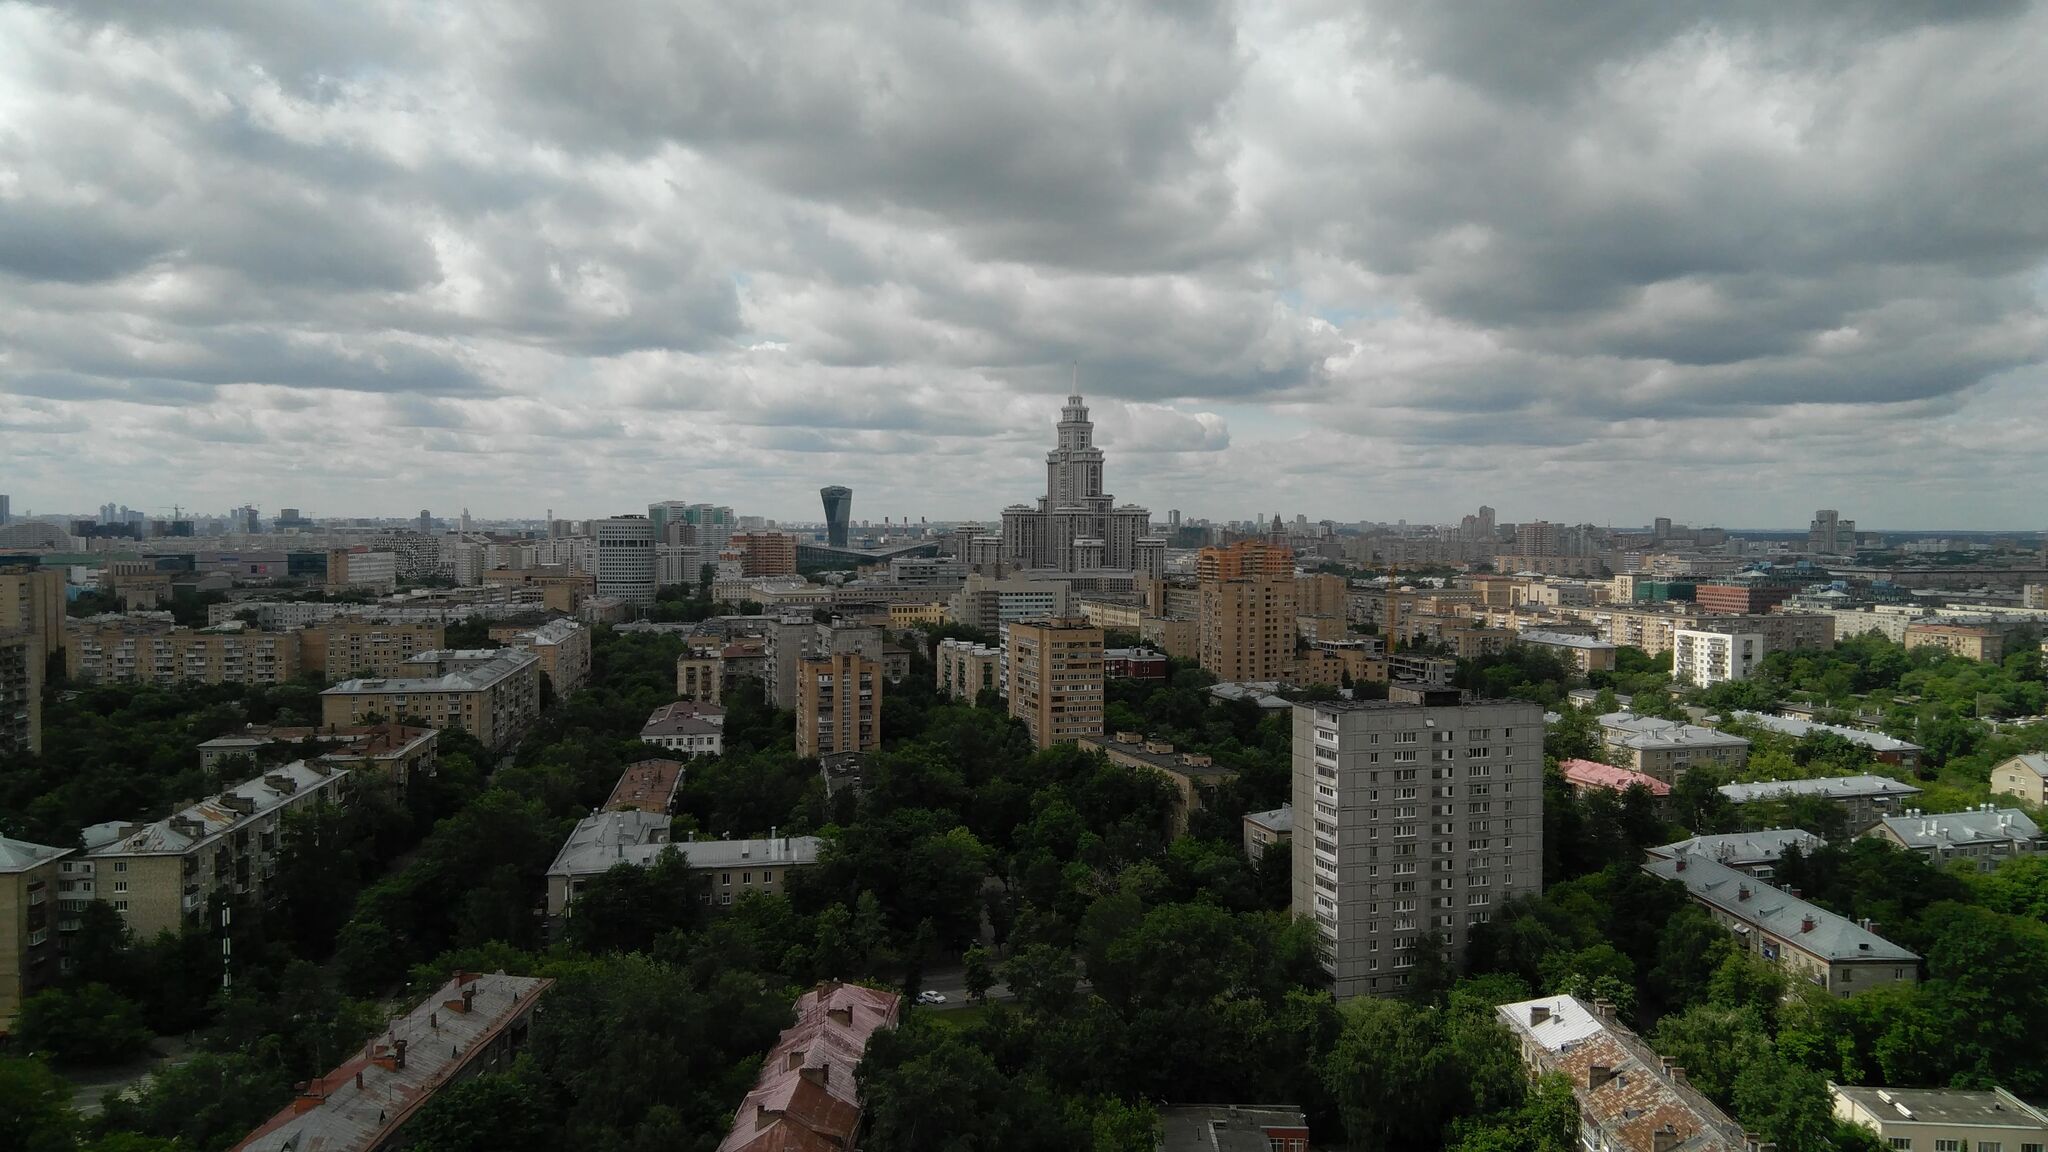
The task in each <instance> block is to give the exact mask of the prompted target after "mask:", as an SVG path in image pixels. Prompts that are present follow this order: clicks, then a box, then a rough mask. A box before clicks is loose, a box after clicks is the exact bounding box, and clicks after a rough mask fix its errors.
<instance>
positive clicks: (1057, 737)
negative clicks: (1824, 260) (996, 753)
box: [1005, 617, 1103, 748]
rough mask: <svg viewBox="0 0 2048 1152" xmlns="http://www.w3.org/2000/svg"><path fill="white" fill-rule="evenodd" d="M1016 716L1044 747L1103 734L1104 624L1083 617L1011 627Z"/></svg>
mask: <svg viewBox="0 0 2048 1152" xmlns="http://www.w3.org/2000/svg"><path fill="white" fill-rule="evenodd" d="M1007 630H1008V633H1009V640H1008V645H1007V648H1006V650H1005V658H1006V661H1007V663H1008V667H1009V699H1010V715H1012V716H1015V717H1016V718H1018V719H1020V720H1022V721H1024V727H1025V728H1026V729H1027V730H1028V731H1030V733H1031V742H1032V743H1033V744H1036V745H1037V746H1038V747H1040V748H1050V747H1052V746H1053V745H1055V744H1071V743H1073V742H1074V741H1075V740H1078V739H1080V738H1081V737H1083V736H1100V735H1102V707H1103V695H1102V692H1103V660H1102V629H1100V628H1097V627H1095V626H1094V625H1093V624H1090V623H1088V621H1086V620H1084V619H1081V618H1079V617H1071V618H1051V619H1045V620H1019V621H1017V622H1016V623H1013V624H1010V625H1008V626H1007Z"/></svg>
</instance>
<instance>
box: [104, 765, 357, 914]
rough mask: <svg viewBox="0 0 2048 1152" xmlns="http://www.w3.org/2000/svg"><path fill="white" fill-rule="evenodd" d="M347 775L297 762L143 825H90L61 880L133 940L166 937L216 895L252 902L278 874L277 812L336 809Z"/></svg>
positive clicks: (279, 821)
mask: <svg viewBox="0 0 2048 1152" xmlns="http://www.w3.org/2000/svg"><path fill="white" fill-rule="evenodd" d="M348 779H349V773H348V772H346V771H339V770H336V769H333V768H330V767H328V766H327V765H325V764H322V763H320V762H318V761H304V760H301V761H297V762H295V763H291V764H286V765H284V766H283V767H280V768H278V769H276V770H274V771H271V772H266V773H264V774H263V775H261V776H258V777H256V778H255V779H253V780H248V781H245V782H243V783H241V784H238V785H236V786H235V787H233V788H230V789H228V790H227V791H225V792H222V793H220V794H219V795H217V796H213V797H210V798H208V799H206V800H202V801H200V802H199V803H197V804H194V805H192V806H190V807H188V808H185V809H183V810H182V811H179V812H177V813H174V814H173V815H171V816H170V817H168V818H166V819H163V820H158V821H156V822H155V823H152V824H128V823H122V822H120V821H113V822H111V823H107V824H95V825H93V826H92V827H90V828H87V829H85V831H84V833H83V834H82V838H83V840H84V842H85V855H84V857H83V860H82V863H83V864H85V865H86V866H87V868H86V869H85V870H84V871H83V873H82V878H81V879H78V880H72V881H67V882H66V883H67V884H69V885H71V886H72V887H71V891H73V892H78V893H79V894H80V895H79V896H77V897H73V898H74V899H79V898H82V899H94V900H103V901H106V902H107V903H108V904H110V905H112V907H113V909H114V911H115V912H118V913H119V914H120V916H121V919H122V921H123V922H125V923H126V924H127V925H128V927H129V929H130V930H131V931H133V932H134V933H135V936H136V938H137V939H140V940H150V939H154V938H155V937H156V935H157V933H159V932H166V931H171V932H175V931H177V930H179V929H180V928H182V927H183V926H184V924H185V921H186V919H187V918H188V917H190V916H193V915H195V914H197V913H198V912H199V911H200V910H201V909H203V908H205V907H206V902H207V899H208V898H209V897H211V896H213V895H215V894H225V895H234V896H260V895H261V894H262V891H263V887H264V885H265V884H266V883H268V882H269V880H270V878H271V877H272V876H273V875H275V873H276V871H277V855H278V850H279V848H280V847H281V836H280V833H281V827H280V826H281V824H282V822H283V818H284V814H285V813H286V812H289V811H292V810H294V809H297V808H303V807H307V806H311V805H318V804H329V803H339V802H340V801H341V799H342V789H343V788H344V787H345V782H346V781H347V780H348ZM80 886H82V888H81V887H80Z"/></svg>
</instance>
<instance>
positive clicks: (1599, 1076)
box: [1495, 996, 1756, 1152]
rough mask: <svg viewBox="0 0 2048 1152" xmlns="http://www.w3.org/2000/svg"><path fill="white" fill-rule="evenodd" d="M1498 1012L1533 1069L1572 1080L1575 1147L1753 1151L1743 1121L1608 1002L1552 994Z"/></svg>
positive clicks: (1602, 1151)
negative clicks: (1690, 1078)
mask: <svg viewBox="0 0 2048 1152" xmlns="http://www.w3.org/2000/svg"><path fill="white" fill-rule="evenodd" d="M1495 1014H1496V1016H1497V1018H1498V1019H1499V1020H1500V1022H1501V1024H1502V1025H1503V1026H1504V1027H1505V1028H1506V1029H1507V1031H1508V1034H1509V1035H1510V1036H1513V1037H1514V1039H1515V1043H1516V1047H1517V1049H1518V1050H1519V1052H1520V1054H1521V1057H1522V1063H1523V1065H1524V1066H1525V1067H1527V1068H1528V1069H1529V1071H1530V1073H1531V1074H1532V1075H1557V1076H1562V1077H1564V1078H1565V1079H1566V1080H1568V1081H1570V1082H1571V1086H1572V1099H1573V1100H1574V1101H1576V1102H1577V1104H1578V1106H1579V1132H1578V1146H1579V1147H1581V1148H1585V1149H1589V1150H1595V1152H1756V1145H1755V1143H1754V1142H1752V1141H1751V1140H1749V1139H1748V1138H1747V1136H1746V1134H1745V1133H1744V1132H1743V1129H1742V1126H1741V1125H1740V1124H1738V1123H1736V1122H1735V1121H1734V1120H1733V1119H1731V1118H1730V1117H1729V1116H1728V1114H1727V1113H1725V1112H1722V1111H1721V1110H1720V1109H1719V1108H1717V1107H1715V1106H1714V1103H1713V1101H1711V1100H1708V1099H1707V1098H1706V1097H1705V1096H1704V1095H1701V1094H1700V1092H1699V1091H1698V1090H1697V1089H1695V1088H1693V1086H1692V1085H1691V1083H1690V1082H1689V1081H1688V1080H1687V1079H1686V1075H1685V1069H1684V1068H1682V1067H1678V1066H1676V1065H1674V1064H1673V1063H1672V1062H1671V1061H1670V1060H1669V1059H1666V1058H1665V1057H1662V1056H1660V1055H1658V1054H1657V1051H1656V1050H1655V1049H1654V1048H1651V1047H1650V1045H1649V1044H1648V1043H1647V1042H1646V1041H1644V1040H1643V1038H1642V1037H1640V1036H1637V1035H1636V1034H1635V1033H1634V1032H1632V1031H1630V1030H1629V1029H1628V1028H1627V1027H1625V1026H1624V1025H1622V1023H1621V1022H1620V1021H1618V1020H1616V1019H1615V1018H1614V1013H1613V1010H1612V1009H1611V1008H1610V1007H1609V1006H1608V1005H1607V1004H1606V1003H1605V1002H1600V1001H1596V1002H1595V1003H1592V1004H1588V1003H1586V1002H1585V1001H1583V1000H1580V999H1578V998H1576V997H1572V996H1547V997H1544V998H1543V999H1540V1000H1524V1001H1522V1002H1520V1003H1517V1004H1502V1005H1500V1006H1499V1007H1498V1008H1497V1009H1495Z"/></svg>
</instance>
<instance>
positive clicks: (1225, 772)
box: [1074, 736, 1237, 781]
mask: <svg viewBox="0 0 2048 1152" xmlns="http://www.w3.org/2000/svg"><path fill="white" fill-rule="evenodd" d="M1074 743H1075V744H1076V745H1078V746H1079V747H1081V748H1083V749H1094V750H1097V751H1101V752H1104V753H1110V752H1114V753H1116V754H1117V755H1119V756H1128V757H1130V758H1131V759H1133V760H1137V761H1140V762H1142V763H1145V764H1148V765H1150V766H1151V767H1154V768H1157V769H1159V770H1160V771H1161V772H1171V773H1173V774H1175V775H1177V776H1185V777H1187V778H1189V779H1190V780H1205V781H1209V780H1234V779H1236V778H1237V769H1235V768H1225V767H1223V766H1221V765H1219V764H1216V763H1214V762H1211V763H1208V764H1189V763H1188V762H1187V761H1186V760H1185V759H1184V757H1186V756H1188V755H1190V753H1187V752H1183V751H1182V750H1180V749H1178V748H1175V749H1174V750H1173V751H1171V752H1154V751H1151V750H1149V749H1147V748H1146V747H1145V745H1146V744H1148V743H1157V744H1165V743H1166V741H1164V740H1158V741H1154V740H1150V739H1147V740H1141V741H1138V742H1136V743H1131V742H1128V741H1124V740H1118V739H1116V738H1115V737H1114V736H1083V737H1080V738H1079V739H1077V740H1075V741H1074ZM1168 747H1172V746H1171V745H1168ZM1193 755H1200V753H1193Z"/></svg>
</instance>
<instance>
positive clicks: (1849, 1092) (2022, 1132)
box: [1828, 1083, 2048, 1152]
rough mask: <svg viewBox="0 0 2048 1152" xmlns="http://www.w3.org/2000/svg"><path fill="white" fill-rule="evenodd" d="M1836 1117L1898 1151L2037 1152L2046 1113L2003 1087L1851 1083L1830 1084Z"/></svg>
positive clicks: (2044, 1143)
mask: <svg viewBox="0 0 2048 1152" xmlns="http://www.w3.org/2000/svg"><path fill="white" fill-rule="evenodd" d="M1828 1094H1829V1095H1830V1096H1831V1097H1833V1099H1834V1111H1835V1119H1837V1120H1840V1121H1842V1122H1843V1123H1846V1124H1855V1125H1858V1126H1861V1127H1864V1128H1868V1129H1870V1130H1872V1131H1874V1132H1876V1133H1877V1139H1878V1143H1880V1144H1882V1145H1883V1146H1884V1147H1886V1148H1897V1149H1900V1150H1901V1152H1915V1150H1926V1152H1951V1150H1952V1152H2041V1149H2042V1148H2044V1147H2048V1113H2043V1112H2042V1111H2041V1109H2039V1108H2036V1107H2034V1106H2033V1105H2031V1104H2029V1103H2027V1102H2026V1101H2024V1100H2022V1099H2020V1098H2019V1097H2017V1096H2015V1095H2013V1094H2012V1093H2010V1092H2007V1091H2006V1090H2005V1089H2003V1088H1993V1089H1992V1090H1991V1091H1989V1092H1966V1091H1963V1090H1961V1089H1952V1088H1855V1087H1845V1086H1843V1085H1840V1084H1832V1083H1831V1084H1829V1085H1828Z"/></svg>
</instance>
